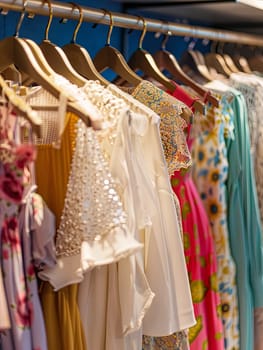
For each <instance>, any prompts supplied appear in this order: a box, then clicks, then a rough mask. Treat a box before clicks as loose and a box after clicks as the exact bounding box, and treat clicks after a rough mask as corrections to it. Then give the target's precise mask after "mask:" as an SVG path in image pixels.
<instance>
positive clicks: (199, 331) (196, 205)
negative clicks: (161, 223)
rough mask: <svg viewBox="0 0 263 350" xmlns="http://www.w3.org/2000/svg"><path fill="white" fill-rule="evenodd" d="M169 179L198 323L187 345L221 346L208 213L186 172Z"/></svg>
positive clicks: (214, 266)
mask: <svg viewBox="0 0 263 350" xmlns="http://www.w3.org/2000/svg"><path fill="white" fill-rule="evenodd" d="M189 144H190V143H189ZM171 182H172V187H173V190H174V191H175V193H176V195H177V196H178V198H179V200H180V204H181V209H182V223H183V231H184V248H185V256H186V263H187V267H188V275H189V280H190V287H191V292H192V298H193V303H194V310H195V317H196V319H197V325H196V326H194V327H192V328H191V329H190V330H189V341H190V348H191V349H200V348H201V347H204V346H207V347H208V348H210V347H211V348H213V349H223V348H224V345H223V337H222V322H221V319H220V314H219V310H218V308H219V307H220V299H219V295H218V284H217V268H216V256H215V252H214V242H213V238H212V234H211V230H210V227H209V221H208V218H207V214H206V212H205V210H204V208H203V205H202V202H201V199H200V197H199V195H198V193H197V190H196V188H195V185H194V183H193V181H192V178H191V176H190V174H189V173H187V172H186V171H182V170H181V171H180V172H175V173H174V175H173V176H172V177H171Z"/></svg>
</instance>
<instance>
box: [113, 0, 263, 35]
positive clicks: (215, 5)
mask: <svg viewBox="0 0 263 350" xmlns="http://www.w3.org/2000/svg"><path fill="white" fill-rule="evenodd" d="M116 1H119V2H122V3H123V5H124V9H125V11H126V12H134V11H138V10H139V11H140V12H141V13H143V14H144V15H147V16H148V17H151V16H152V17H155V18H156V17H158V18H159V19H169V20H173V21H180V20H188V21H190V22H195V23H196V24H199V25H209V26H213V27H217V28H224V29H230V30H240V31H244V32H249V33H256V34H263V9H258V8H255V7H252V6H248V5H245V4H241V3H240V2H239V1H243V0H184V1H182V0H165V1H160V0H159V1H157V0H116ZM253 1H255V0H250V1H248V0H246V2H247V3H250V4H251V3H252V2H253ZM256 2H257V3H258V4H259V6H262V7H263V0H256Z"/></svg>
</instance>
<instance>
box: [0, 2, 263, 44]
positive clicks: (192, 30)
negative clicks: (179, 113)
mask: <svg viewBox="0 0 263 350" xmlns="http://www.w3.org/2000/svg"><path fill="white" fill-rule="evenodd" d="M81 7H82V9H83V20H84V21H86V22H92V23H102V24H108V25H109V24H110V16H109V14H108V13H105V11H103V10H100V9H94V8H89V7H83V6H81ZM0 8H2V9H4V10H7V11H8V10H11V11H19V12H21V11H22V10H23V8H24V5H23V1H22V0H18V1H16V0H0ZM52 8H53V16H55V17H60V18H67V19H74V20H78V18H79V12H78V9H77V8H74V7H73V5H72V4H70V3H64V2H52ZM25 9H26V12H28V13H30V14H36V15H37V14H39V15H45V16H48V15H49V8H48V4H47V2H44V1H39V0H28V1H27V2H26V6H25ZM112 15H113V19H114V26H116V27H122V28H129V29H137V30H142V29H143V23H142V20H141V19H140V18H139V17H137V16H134V15H127V14H122V13H116V12H112ZM145 20H146V23H147V31H149V32H160V33H165V34H167V33H168V32H169V34H171V35H177V36H190V37H193V38H201V39H209V40H213V41H221V42H229V43H238V44H244V45H252V46H261V47H263V38H261V37H260V36H256V35H251V34H246V33H241V32H233V31H227V30H218V29H212V28H206V27H199V26H191V25H185V24H177V23H173V22H164V21H160V20H156V19H151V18H145Z"/></svg>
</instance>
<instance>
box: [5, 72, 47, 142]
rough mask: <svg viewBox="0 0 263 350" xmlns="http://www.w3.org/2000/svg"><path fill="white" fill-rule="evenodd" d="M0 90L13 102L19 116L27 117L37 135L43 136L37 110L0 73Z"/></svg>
mask: <svg viewBox="0 0 263 350" xmlns="http://www.w3.org/2000/svg"><path fill="white" fill-rule="evenodd" d="M0 92H1V94H2V96H4V97H5V99H7V101H8V102H10V103H11V105H12V107H13V108H14V110H15V111H16V112H17V113H18V115H19V116H21V117H23V118H25V119H26V120H27V121H28V122H29V124H30V125H31V127H32V131H33V132H34V133H35V134H36V135H37V137H41V124H42V121H41V119H40V118H39V117H38V115H37V113H36V111H33V109H32V108H31V107H30V106H29V105H28V104H27V103H26V102H25V100H24V99H23V98H21V97H20V96H18V95H16V93H15V91H14V90H13V89H12V88H10V87H9V86H8V85H7V84H6V82H5V80H4V78H3V77H2V76H1V75H0Z"/></svg>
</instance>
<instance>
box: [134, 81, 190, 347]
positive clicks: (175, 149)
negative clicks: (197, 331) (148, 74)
mask: <svg viewBox="0 0 263 350" xmlns="http://www.w3.org/2000/svg"><path fill="white" fill-rule="evenodd" d="M130 93H131V94H132V96H133V97H134V98H135V99H136V100H138V101H139V102H141V103H144V104H145V105H146V106H147V107H148V108H151V109H152V110H153V111H154V112H155V113H158V115H159V116H160V126H159V127H160V136H161V142H162V146H163V148H164V156H165V161H166V164H167V166H168V171H169V174H171V173H172V172H173V171H174V170H175V169H181V168H187V167H188V166H189V165H190V164H191V156H190V152H189V149H188V146H187V143H186V139H185V135H184V129H185V127H186V125H187V124H186V122H185V121H184V120H183V119H182V118H181V115H182V112H183V110H184V109H185V108H187V106H186V105H184V104H183V103H181V102H180V101H177V100H175V99H174V98H173V97H172V96H170V95H168V94H167V93H166V92H164V91H163V90H161V89H159V88H157V87H156V86H154V85H153V84H151V83H150V82H148V81H143V82H142V83H141V84H139V85H138V86H137V87H136V88H135V89H130ZM174 203H175V207H176V208H178V198H177V197H176V196H175V195H174ZM177 219H178V223H179V230H180V233H181V213H180V212H179V213H177ZM181 237H182V236H181ZM177 288H178V287H177ZM157 317H158V316H157ZM186 328H188V327H183V325H182V327H181V328H180V329H178V330H177V331H174V333H173V332H171V331H170V332H169V333H168V332H167V333H166V334H163V336H162V335H158V334H157V333H152V334H149V335H152V336H149V335H147V333H146V332H145V331H144V336H143V349H156V350H157V349H172V348H174V347H176V348H178V349H184V350H185V349H188V348H189V342H188V335H187V336H186V334H188V333H186V332H185V331H184V329H186Z"/></svg>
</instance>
